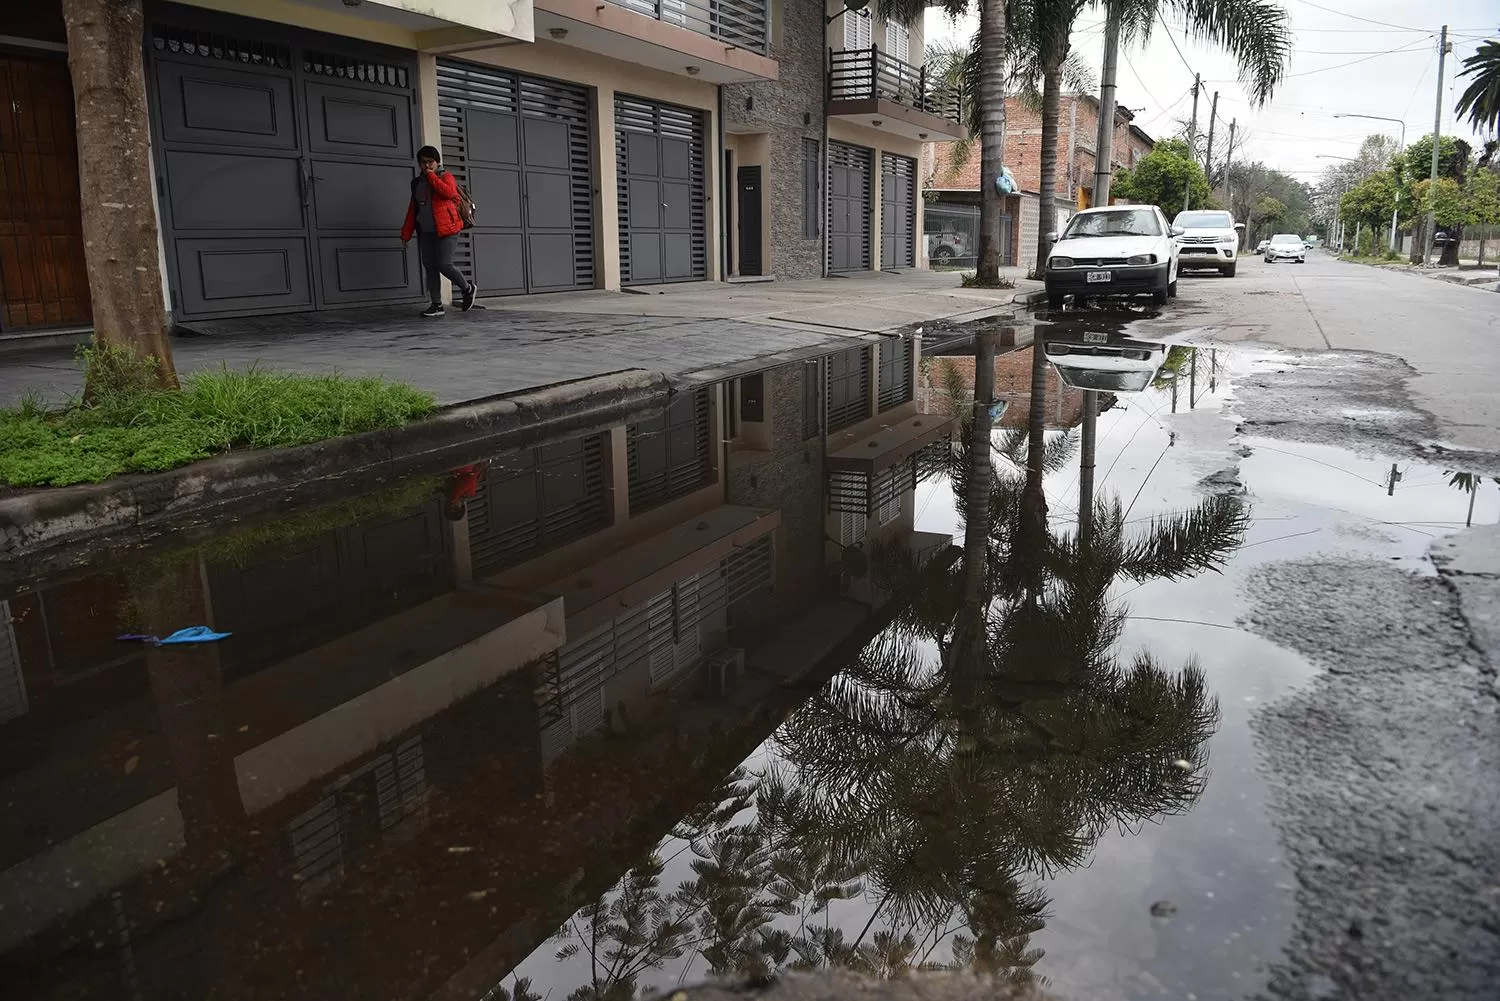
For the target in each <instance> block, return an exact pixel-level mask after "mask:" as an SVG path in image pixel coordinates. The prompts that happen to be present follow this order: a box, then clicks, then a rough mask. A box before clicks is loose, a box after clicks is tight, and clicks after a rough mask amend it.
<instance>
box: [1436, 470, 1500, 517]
mask: <svg viewBox="0 0 1500 1001" xmlns="http://www.w3.org/2000/svg"><path fill="white" fill-rule="evenodd" d="M1443 475H1444V476H1446V477H1448V485H1449V486H1450V487H1452V488H1453V489H1454V490H1461V491H1463V492H1464V493H1466V494H1468V495H1469V513H1468V515H1467V516H1466V517H1465V518H1464V527H1465V528H1468V527H1470V526H1472V525H1473V524H1474V498H1475V496H1477V495H1478V493H1479V488H1480V487H1482V486H1484V477H1483V476H1480V475H1479V474H1478V473H1455V472H1453V470H1451V469H1445V470H1443ZM1491 479H1492V480H1493V481H1494V482H1495V483H1500V476H1495V477H1491Z"/></svg>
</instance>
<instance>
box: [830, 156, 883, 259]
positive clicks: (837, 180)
mask: <svg viewBox="0 0 1500 1001" xmlns="http://www.w3.org/2000/svg"><path fill="white" fill-rule="evenodd" d="M874 163H875V151H874V150H872V149H866V148H865V147H863V146H850V145H848V144H847V143H841V142H832V141H830V142H829V143H828V270H829V271H868V270H870V213H871V208H870V193H871V177H870V175H871V174H872V173H873V172H874Z"/></svg>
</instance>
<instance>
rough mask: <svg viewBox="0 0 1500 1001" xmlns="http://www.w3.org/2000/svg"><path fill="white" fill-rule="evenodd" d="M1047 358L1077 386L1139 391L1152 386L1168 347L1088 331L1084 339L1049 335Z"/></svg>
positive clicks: (1070, 384)
mask: <svg viewBox="0 0 1500 1001" xmlns="http://www.w3.org/2000/svg"><path fill="white" fill-rule="evenodd" d="M1046 344H1047V360H1048V361H1050V362H1051V363H1052V366H1053V367H1054V368H1056V369H1057V374H1058V377H1059V378H1061V379H1062V381H1063V382H1064V383H1065V384H1067V385H1069V386H1072V387H1073V388H1074V389H1102V390H1105V391H1107V392H1111V393H1139V392H1141V391H1142V390H1145V389H1149V388H1150V386H1151V383H1152V382H1153V381H1154V380H1155V379H1156V373H1157V372H1158V371H1159V370H1160V369H1161V366H1162V363H1163V362H1165V361H1166V360H1167V346H1166V345H1165V344H1159V343H1157V342H1156V341H1137V340H1132V339H1131V338H1128V337H1110V336H1109V335H1108V334H1104V333H1093V332H1089V331H1085V332H1084V334H1083V337H1082V339H1077V338H1074V337H1071V336H1070V337H1069V338H1067V339H1066V340H1062V339H1054V338H1051V337H1048V338H1047V340H1046Z"/></svg>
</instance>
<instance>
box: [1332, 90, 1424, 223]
mask: <svg viewBox="0 0 1500 1001" xmlns="http://www.w3.org/2000/svg"><path fill="white" fill-rule="evenodd" d="M1333 117H1334V118H1368V119H1369V120H1370V121H1372V122H1395V123H1396V124H1397V125H1399V126H1401V149H1398V150H1397V151H1396V152H1398V153H1399V152H1401V151H1402V150H1405V149H1406V123H1405V122H1403V121H1402V120H1401V119H1399V118H1388V117H1386V116H1385V115H1358V114H1355V113H1354V112H1352V111H1340V112H1336V113H1335V114H1334V116H1333ZM1400 211H1401V188H1400V187H1399V186H1398V187H1397V188H1396V205H1395V207H1394V208H1392V209H1391V250H1395V249H1396V216H1397V215H1398V214H1399V213H1400Z"/></svg>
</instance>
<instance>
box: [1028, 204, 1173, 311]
mask: <svg viewBox="0 0 1500 1001" xmlns="http://www.w3.org/2000/svg"><path fill="white" fill-rule="evenodd" d="M1172 232H1173V230H1172V226H1171V225H1170V224H1169V223H1168V222H1167V217H1166V216H1164V215H1162V214H1161V209H1159V208H1157V207H1156V206H1154V205H1110V206H1101V207H1099V208H1092V209H1084V210H1083V211H1082V212H1079V213H1077V214H1076V215H1074V216H1073V217H1072V218H1071V219H1069V220H1068V225H1067V226H1066V227H1065V228H1064V229H1063V231H1062V232H1061V233H1060V234H1052V250H1051V252H1050V253H1049V254H1048V255H1047V269H1046V272H1045V275H1044V281H1045V283H1046V286H1047V305H1049V306H1051V307H1052V308H1053V309H1058V308H1060V307H1061V306H1062V304H1063V296H1065V295H1071V296H1073V301H1074V302H1081V301H1082V300H1084V299H1091V298H1097V297H1099V296H1112V295H1149V296H1151V299H1152V301H1154V302H1155V303H1156V304H1157V305H1161V304H1162V303H1164V302H1166V301H1167V297H1168V296H1175V295H1176V294H1177V245H1176V244H1175V243H1174V242H1173V241H1172Z"/></svg>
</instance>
